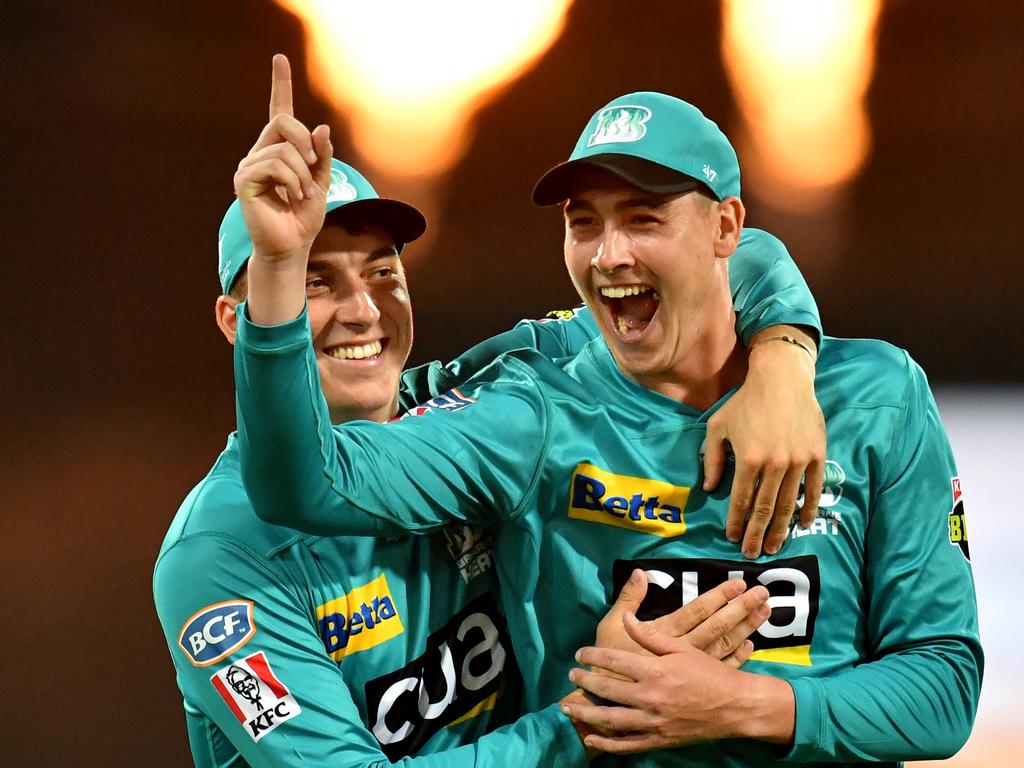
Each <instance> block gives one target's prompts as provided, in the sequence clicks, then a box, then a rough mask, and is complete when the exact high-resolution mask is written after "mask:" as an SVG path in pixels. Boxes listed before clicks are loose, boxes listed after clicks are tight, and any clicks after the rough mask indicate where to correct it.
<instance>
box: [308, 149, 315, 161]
mask: <svg viewBox="0 0 1024 768" xmlns="http://www.w3.org/2000/svg"><path fill="white" fill-rule="evenodd" d="M306 160H307V161H308V162H310V163H315V162H316V152H315V151H314V150H312V149H311V150H309V152H307V153H306Z"/></svg>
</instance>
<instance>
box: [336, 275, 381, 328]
mask: <svg viewBox="0 0 1024 768" xmlns="http://www.w3.org/2000/svg"><path fill="white" fill-rule="evenodd" d="M334 316H335V318H336V319H337V321H338V322H339V323H341V324H342V325H346V326H349V327H352V328H369V327H370V326H372V325H373V324H374V323H376V322H377V321H378V320H379V319H380V310H379V309H378V308H377V304H376V303H375V302H374V300H373V298H372V297H371V296H370V294H369V292H368V291H367V290H366V287H365V286H363V285H360V286H359V287H355V286H352V289H351V290H350V291H348V292H347V293H346V295H345V296H344V297H342V298H341V300H340V301H338V307H337V309H336V310H335V312H334Z"/></svg>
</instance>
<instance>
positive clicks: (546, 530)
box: [235, 92, 982, 766]
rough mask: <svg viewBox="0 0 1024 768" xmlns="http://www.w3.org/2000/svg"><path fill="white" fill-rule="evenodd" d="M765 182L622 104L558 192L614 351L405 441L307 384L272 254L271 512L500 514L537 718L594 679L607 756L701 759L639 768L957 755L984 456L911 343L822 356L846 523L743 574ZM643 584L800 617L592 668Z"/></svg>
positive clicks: (246, 380)
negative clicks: (738, 472)
mask: <svg viewBox="0 0 1024 768" xmlns="http://www.w3.org/2000/svg"><path fill="white" fill-rule="evenodd" d="M739 179H740V176H739V165H738V161H737V159H736V155H735V152H734V150H733V148H732V146H731V145H730V143H729V141H728V139H727V138H726V137H725V136H724V134H722V132H721V131H720V130H719V129H718V127H717V126H716V125H715V124H714V123H712V122H711V121H710V120H708V119H707V118H705V117H704V116H703V115H702V114H701V113H700V111H699V110H697V109H696V108H694V107H693V106H692V105H690V104H687V103H686V102H683V101H680V100H678V99H675V98H672V97H669V96H665V95H663V94H658V93H650V92H640V93H632V94H628V95H626V96H623V97H621V98H619V99H616V100H614V101H613V102H611V103H610V104H608V105H606V106H605V107H604V108H602V109H601V110H599V111H598V112H597V113H595V114H594V116H593V117H592V118H591V119H590V121H589V123H588V124H587V126H586V128H585V130H584V131H583V133H582V134H581V136H580V139H579V141H578V142H577V144H576V148H575V149H574V150H573V152H572V154H571V156H570V160H569V162H567V163H565V164H563V165H561V166H558V167H556V168H555V169H553V170H552V171H550V172H549V173H548V174H546V175H545V176H544V177H543V178H542V179H541V181H540V182H539V183H538V185H537V187H536V189H535V192H534V199H535V201H536V202H537V203H539V204H541V205H550V204H555V203H559V202H561V201H567V202H566V204H565V207H564V216H565V225H566V236H565V261H566V266H567V268H568V271H569V274H570V276H571V278H572V279H573V282H574V284H575V285H576V288H577V290H578V291H579V293H580V295H581V297H582V298H583V300H584V301H585V302H586V304H587V306H588V307H589V308H590V310H591V312H592V313H593V317H594V319H595V321H596V323H597V325H598V327H599V329H600V331H601V337H600V338H597V339H595V340H594V341H592V342H591V343H589V344H588V345H586V346H585V347H584V348H583V350H582V351H581V352H579V354H577V355H575V356H574V357H572V358H569V359H566V360H557V361H552V360H549V359H547V358H544V357H542V356H541V355H539V354H537V353H536V352H535V351H531V350H518V351H514V352H510V353H508V354H506V355H503V356H502V357H500V358H499V359H498V360H497V361H496V362H495V363H494V364H493V365H491V366H490V367H488V368H485V369H484V370H483V371H481V372H480V373H479V374H478V375H477V376H475V377H474V378H473V379H471V380H470V381H468V382H466V383H465V384H464V385H463V386H462V387H460V390H459V402H458V403H457V405H456V406H455V407H450V408H440V407H433V406H424V407H423V408H422V409H420V411H419V413H420V415H419V416H418V417H417V418H410V419H405V420H403V421H401V422H398V423H395V424H390V425H377V424H365V423H354V424H349V425H344V426H341V427H337V428H332V427H331V426H330V424H329V422H328V420H327V419H326V417H325V406H324V403H323V397H322V395H321V394H320V391H319V388H318V385H317V381H316V379H315V377H310V376H309V375H308V373H307V372H308V371H309V370H310V368H311V366H312V365H313V361H314V359H315V355H314V348H313V346H311V345H310V342H309V328H308V322H307V320H306V314H305V311H304V309H303V286H302V279H301V272H302V259H301V256H300V255H297V254H278V255H277V257H273V256H270V255H265V254H257V255H255V256H254V257H253V260H252V262H251V265H250V275H251V277H252V278H253V279H252V283H251V290H250V294H249V301H248V303H247V305H240V307H239V318H238V339H237V343H236V345H235V354H236V385H237V390H238V397H239V400H238V406H239V446H240V457H241V472H242V477H243V480H244V482H245V485H246V488H247V490H248V492H249V496H250V499H251V501H252V504H253V507H254V509H255V511H256V513H257V514H258V515H259V516H260V517H261V518H263V519H266V520H270V521H273V522H276V523H280V524H287V525H291V526H294V527H296V528H298V529H300V530H315V531H320V532H328V531H329V532H333V533H362V534H375V535H388V534H394V533H397V532H399V531H402V530H408V531H413V532H417V533H424V532H429V531H433V530H436V529H437V528H438V527H439V526H442V525H445V524H448V523H450V522H452V521H453V520H457V521H462V522H466V523H474V524H476V523H491V522H494V521H498V522H499V523H500V525H501V528H500V531H499V533H498V535H497V548H496V554H497V566H498V569H499V584H500V586H501V589H502V594H503V598H504V599H503V604H504V606H505V609H506V616H507V618H508V622H509V627H510V634H511V637H512V642H513V645H514V646H515V648H516V654H517V659H518V661H519V665H520V669H521V670H522V672H523V678H524V699H525V702H526V707H527V709H534V708H537V707H541V706H544V705H545V704H547V703H549V702H551V701H555V700H558V699H560V698H562V697H563V696H566V694H567V692H569V691H570V690H571V688H572V686H574V685H575V686H580V687H581V688H583V689H585V690H586V691H588V692H590V694H592V695H594V696H597V697H599V699H598V702H599V705H598V704H587V703H583V702H582V701H580V698H581V697H578V698H576V699H573V698H572V696H571V695H570V700H569V701H567V702H566V703H565V704H564V706H565V711H566V712H567V713H568V714H569V715H570V716H572V717H574V718H575V719H576V720H577V721H582V722H584V723H591V724H597V725H601V726H603V727H611V728H614V729H616V730H617V731H619V733H620V735H618V736H612V737H603V736H601V735H599V734H590V735H588V736H587V737H586V742H587V744H588V745H590V746H593V747H597V748H600V749H603V750H606V751H610V752H630V751H635V750H637V749H651V748H656V747H670V746H678V747H680V748H678V749H676V750H675V751H673V752H671V753H657V754H650V755H637V756H635V757H633V758H632V761H633V762H634V763H635V764H650V765H665V764H667V763H668V762H671V763H672V764H678V765H687V766H722V765H728V766H749V765H763V764H767V763H772V762H775V761H776V760H779V759H782V760H785V761H795V762H801V763H804V764H812V765H818V764H820V765H826V764H836V763H839V764H853V763H856V762H860V761H877V762H882V763H885V764H889V765H895V764H898V763H899V761H902V760H905V759H924V758H936V757H946V756H948V755H950V754H952V753H954V752H955V751H956V750H957V749H959V748H960V746H961V745H962V744H963V743H964V741H965V740H966V739H967V736H968V734H969V733H970V729H971V726H972V723H973V719H974V715H975V712H976V707H977V700H978V693H979V689H980V681H981V671H982V653H981V647H980V644H979V641H978V632H977V610H976V605H975V596H974V587H973V581H972V576H971V569H970V563H969V560H968V549H967V539H966V533H965V532H966V527H965V524H964V518H963V501H962V498H961V489H960V484H959V479H958V477H957V473H956V467H955V464H954V461H953V457H952V454H951V451H950V448H949V445H948V441H947V439H946V436H945V434H944V431H943V428H942V425H941V421H940V419H939V416H938V412H937V409H936V407H935V404H934V401H933V399H932V396H931V393H930V391H929V389H928V385H927V381H926V379H925V376H924V374H923V372H922V371H921V370H920V368H919V367H918V366H917V365H916V364H915V363H914V362H913V361H912V360H911V359H910V357H909V356H908V355H907V353H906V352H904V351H903V350H900V349H897V348H895V347H892V346H890V345H887V344H884V343H882V342H876V341H869V340H842V339H831V338H824V339H823V340H822V343H821V349H820V353H819V355H818V357H817V360H816V370H817V379H816V388H817V393H818V397H819V400H820V402H821V403H822V406H823V410H824V414H825V420H826V427H827V431H828V434H829V446H830V447H829V456H828V463H827V467H828V471H827V472H826V478H825V481H826V483H827V492H826V494H825V495H824V496H823V497H822V504H821V507H822V509H823V515H822V517H821V518H820V519H819V521H817V522H816V523H815V525H814V526H812V527H811V528H809V529H800V528H795V527H794V528H793V529H792V531H791V533H790V540H789V541H788V543H787V545H786V547H785V550H784V551H783V552H780V553H777V554H771V553H769V554H766V555H763V556H762V557H760V558H758V559H757V560H756V561H755V562H749V561H746V560H743V559H741V558H739V557H738V553H737V552H736V550H735V548H734V547H733V546H731V545H730V543H729V542H727V541H725V540H723V538H722V537H721V536H720V530H721V527H722V525H723V523H724V521H725V519H726V516H727V514H728V506H729V502H728V498H727V497H726V494H724V493H723V492H710V493H709V492H707V491H706V490H705V489H704V488H703V487H702V484H701V478H700V472H699V461H698V460H697V457H698V455H699V451H700V446H701V443H702V441H703V439H704V435H705V425H706V423H707V421H708V418H709V416H710V415H711V414H712V413H714V412H715V411H716V410H718V409H720V408H721V407H723V404H724V403H726V402H728V400H729V398H730V396H731V395H732V391H733V390H734V388H735V387H736V386H737V385H738V384H739V383H740V382H741V381H742V380H743V377H744V374H745V372H746V371H747V368H748V366H749V365H750V361H751V359H752V357H753V356H754V355H756V354H757V352H758V350H757V349H756V348H755V349H754V350H752V351H748V350H746V349H744V347H743V345H742V343H741V342H740V340H739V339H738V338H737V336H736V333H735V329H734V323H733V316H734V310H733V306H732V301H731V299H730V289H729V275H728V270H727V261H728V259H729V258H730V257H731V256H732V255H733V254H734V253H735V251H736V248H737V245H738V244H739V242H740V240H741V237H742V231H743V223H744V215H745V211H744V207H743V204H742V202H741V200H740V183H739ZM256 274H259V275H260V278H259V281H258V285H257V280H256V279H255V275H256ZM768 345H775V346H783V345H785V346H787V347H796V346H797V345H795V344H793V343H792V340H789V339H782V338H780V339H776V340H772V341H766V342H765V346H768ZM281 446H286V447H287V448H286V450H283V451H282V450H281V448H280V447H281ZM680 456H683V457H686V456H689V457H691V461H689V462H687V461H683V462H680V460H679V457H680ZM637 569H641V570H643V571H645V572H646V573H647V576H648V579H649V580H650V582H651V587H650V590H649V593H648V595H647V598H646V599H645V601H644V603H643V606H642V614H641V615H642V616H643V615H659V614H661V613H663V612H664V611H666V610H669V609H672V608H675V607H678V606H679V605H680V604H681V603H685V602H687V601H688V600H690V599H691V598H692V596H693V595H695V594H696V593H697V592H699V591H700V590H701V589H706V588H707V587H709V586H711V585H713V584H716V583H720V582H721V581H723V580H725V579H727V578H731V577H734V576H742V577H745V578H746V579H748V580H749V581H751V582H754V581H756V582H759V583H761V584H764V585H766V586H768V588H769V590H770V591H771V593H772V598H771V599H770V601H769V603H770V605H771V606H772V617H771V619H770V620H769V621H768V622H766V624H765V625H764V626H762V627H761V629H759V630H758V632H756V633H755V635H754V636H753V637H754V642H755V647H756V650H755V652H754V654H753V656H752V658H751V661H750V662H749V663H748V664H747V665H746V667H745V668H744V670H736V669H730V668H727V667H726V666H724V665H721V664H719V663H717V662H714V660H711V659H707V658H705V657H703V656H702V655H701V654H699V653H690V652H688V651H685V650H684V651H682V652H678V653H673V652H668V653H660V650H661V649H660V648H659V647H658V644H657V643H653V644H649V645H648V646H647V647H648V649H649V650H651V651H655V652H658V653H660V655H658V657H657V658H656V659H654V660H651V659H649V658H644V657H641V656H638V655H636V654H631V653H628V652H624V651H621V650H615V649H611V650H609V649H603V650H602V649H593V648H589V647H587V648H584V649H583V650H582V651H581V654H580V657H579V660H580V662H581V663H582V664H584V665H590V666H591V669H590V670H585V669H571V667H572V662H571V659H572V657H573V655H574V653H575V651H576V649H577V648H578V647H579V646H580V645H586V644H587V635H588V634H589V631H590V629H589V626H590V625H591V624H592V623H593V622H596V621H597V620H598V619H599V618H600V616H601V615H602V614H603V613H604V611H605V610H606V609H607V606H608V605H609V604H610V602H611V600H612V597H613V596H614V595H615V594H616V590H617V588H618V587H619V586H620V585H621V584H623V583H624V581H625V580H626V578H627V577H628V575H629V574H630V573H632V572H633V571H635V570H637ZM626 626H627V629H628V630H629V631H630V634H631V636H632V637H633V639H634V640H636V641H637V642H638V643H640V644H641V645H642V644H643V643H644V638H643V636H642V634H641V633H639V632H637V631H636V625H635V624H634V623H632V622H631V621H630V620H629V619H628V618H627V619H626ZM608 672H611V673H614V674H613V675H609V674H607V673H608Z"/></svg>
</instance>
